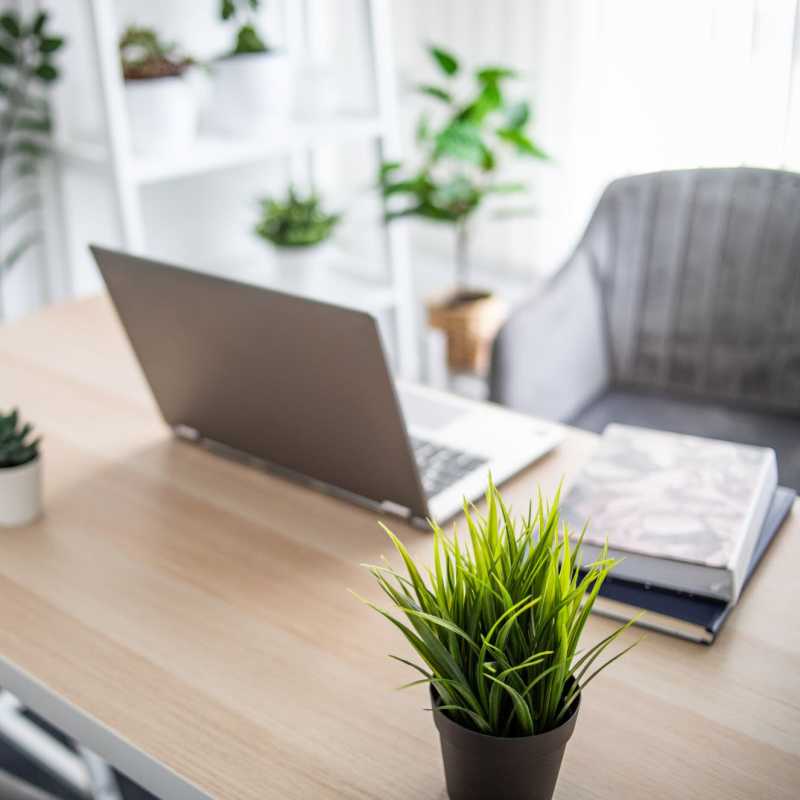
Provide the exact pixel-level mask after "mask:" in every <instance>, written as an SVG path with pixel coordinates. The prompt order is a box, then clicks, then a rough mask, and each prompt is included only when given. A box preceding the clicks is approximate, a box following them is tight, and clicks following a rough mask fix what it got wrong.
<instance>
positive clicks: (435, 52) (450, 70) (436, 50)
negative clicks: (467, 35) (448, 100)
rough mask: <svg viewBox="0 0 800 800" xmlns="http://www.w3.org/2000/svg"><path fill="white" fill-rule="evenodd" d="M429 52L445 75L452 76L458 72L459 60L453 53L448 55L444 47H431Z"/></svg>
mask: <svg viewBox="0 0 800 800" xmlns="http://www.w3.org/2000/svg"><path fill="white" fill-rule="evenodd" d="M429 52H430V54H431V56H433V60H434V61H435V62H436V64H437V65H438V66H439V69H441V71H442V72H444V74H445V75H447V76H452V75H455V74H456V73H457V72H458V59H457V58H456V57H455V56H454V55H453V54H452V53H448V52H447V50H445V49H444V48H442V47H435V46H432V47H430V48H429Z"/></svg>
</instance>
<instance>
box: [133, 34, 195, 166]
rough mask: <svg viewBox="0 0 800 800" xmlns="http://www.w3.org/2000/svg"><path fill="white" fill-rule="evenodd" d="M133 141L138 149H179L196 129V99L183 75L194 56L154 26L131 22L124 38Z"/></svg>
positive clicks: (134, 146)
mask: <svg viewBox="0 0 800 800" xmlns="http://www.w3.org/2000/svg"><path fill="white" fill-rule="evenodd" d="M119 53H120V59H121V62H122V75H123V77H124V79H125V102H126V105H127V108H128V119H129V122H130V131H131V146H132V148H133V149H134V150H136V151H138V152H144V153H147V152H158V151H169V150H176V149H179V148H182V147H186V146H187V145H189V144H190V143H191V142H192V140H193V139H194V137H195V134H196V131H197V103H196V101H195V98H194V94H193V92H192V88H191V86H189V84H188V83H187V82H186V80H185V79H184V75H185V73H186V70H187V69H188V68H189V66H191V64H192V63H193V62H192V59H191V58H188V57H187V56H185V55H181V54H179V53H178V49H177V46H176V45H175V44H172V43H167V42H164V41H162V40H161V39H160V38H159V36H158V34H157V33H156V32H155V31H154V30H152V29H151V28H137V27H133V26H131V27H129V28H128V29H127V30H126V31H125V32H124V33H123V34H122V37H121V38H120V40H119Z"/></svg>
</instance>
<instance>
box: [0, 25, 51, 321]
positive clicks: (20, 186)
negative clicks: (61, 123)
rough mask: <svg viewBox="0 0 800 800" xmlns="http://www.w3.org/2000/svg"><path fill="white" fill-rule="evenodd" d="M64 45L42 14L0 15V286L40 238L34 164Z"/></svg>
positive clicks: (43, 142) (45, 140)
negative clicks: (49, 91)
mask: <svg viewBox="0 0 800 800" xmlns="http://www.w3.org/2000/svg"><path fill="white" fill-rule="evenodd" d="M63 45H64V39H63V37H61V36H58V35H55V34H54V33H52V32H51V31H50V30H49V20H48V16H47V14H46V13H45V12H43V11H42V12H38V13H35V14H33V15H31V16H30V17H23V16H21V15H20V14H18V13H16V12H14V11H7V12H6V13H4V14H1V15H0V283H1V282H2V278H3V275H4V274H5V273H6V272H8V271H9V270H10V269H11V268H12V267H13V266H14V265H15V264H16V263H17V262H18V261H19V259H20V258H22V256H23V255H24V254H25V253H26V252H27V251H28V249H29V248H30V247H31V246H33V245H34V244H35V243H36V242H37V241H38V240H39V238H40V236H41V233H40V230H39V228H38V226H37V225H36V224H35V220H36V218H37V213H36V212H37V210H38V208H39V202H38V200H39V198H38V192H37V182H36V179H37V173H38V164H39V161H40V159H41V158H42V157H44V156H45V155H46V154H47V153H48V151H49V134H50V128H51V119H50V106H49V104H48V102H47V96H46V89H47V87H48V86H49V85H50V84H52V83H53V81H55V80H57V79H58V76H59V69H58V64H57V60H58V52H59V51H60V50H61V48H62V47H63ZM31 219H33V220H34V222H33V224H32V222H31ZM2 319H3V302H2V293H1V292H0V320H2Z"/></svg>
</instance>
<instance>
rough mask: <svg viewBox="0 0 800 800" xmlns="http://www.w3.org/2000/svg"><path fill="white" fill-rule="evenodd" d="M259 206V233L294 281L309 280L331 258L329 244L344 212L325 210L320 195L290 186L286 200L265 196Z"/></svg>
mask: <svg viewBox="0 0 800 800" xmlns="http://www.w3.org/2000/svg"><path fill="white" fill-rule="evenodd" d="M260 205H261V215H260V218H259V221H258V224H257V225H256V227H255V232H256V234H257V235H258V236H259V237H260V238H261V239H263V240H264V241H265V242H268V243H269V245H270V246H271V249H272V252H273V255H274V256H275V260H276V261H277V262H278V264H279V265H280V267H281V268H285V269H287V270H288V271H289V274H288V277H289V278H290V279H291V281H293V282H296V283H299V284H305V283H307V282H308V281H309V280H311V279H312V278H313V277H314V275H315V274H316V272H317V271H318V269H319V268H320V267H321V266H322V265H324V263H325V262H326V261H327V260H329V256H330V250H329V248H328V247H327V243H328V242H329V240H330V236H331V234H332V233H333V231H334V229H335V228H336V226H337V224H338V223H339V220H340V219H341V215H340V214H335V213H330V212H328V211H326V210H325V209H324V208H323V206H322V201H321V199H320V197H319V195H318V194H316V193H313V192H312V193H311V194H309V195H307V196H301V195H300V194H298V193H297V192H296V191H295V189H294V187H291V186H290V187H289V191H288V193H287V195H286V198H285V199H279V198H274V197H265V198H263V199H262V200H261V201H260Z"/></svg>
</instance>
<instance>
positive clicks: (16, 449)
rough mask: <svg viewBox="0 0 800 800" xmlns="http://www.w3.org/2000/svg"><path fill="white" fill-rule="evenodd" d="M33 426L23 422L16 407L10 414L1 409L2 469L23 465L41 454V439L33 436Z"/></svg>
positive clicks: (0, 461) (0, 467)
mask: <svg viewBox="0 0 800 800" xmlns="http://www.w3.org/2000/svg"><path fill="white" fill-rule="evenodd" d="M32 432H33V426H31V425H30V423H25V424H24V425H23V424H21V422H20V419H19V412H18V411H17V409H16V408H15V409H14V410H13V411H11V412H10V413H8V414H4V413H3V412H1V411H0V469H7V468H9V467H21V466H22V465H23V464H27V463H28V462H29V461H33V460H34V459H35V458H36V457H37V456H38V455H39V442H40V439H39V438H38V437H37V438H35V439H32V438H31V433H32Z"/></svg>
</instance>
